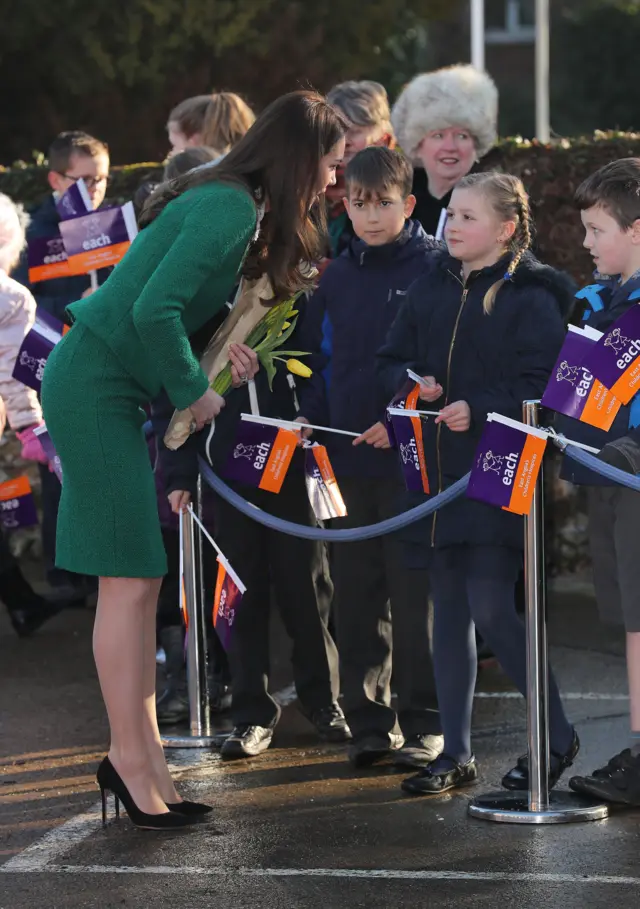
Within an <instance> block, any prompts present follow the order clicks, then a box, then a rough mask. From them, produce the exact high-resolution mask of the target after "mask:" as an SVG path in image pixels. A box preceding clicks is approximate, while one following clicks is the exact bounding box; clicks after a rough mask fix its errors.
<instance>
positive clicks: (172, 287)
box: [68, 182, 257, 410]
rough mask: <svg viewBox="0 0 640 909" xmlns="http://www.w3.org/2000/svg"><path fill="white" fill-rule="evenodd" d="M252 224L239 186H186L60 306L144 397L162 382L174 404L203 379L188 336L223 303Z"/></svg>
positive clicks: (201, 387)
mask: <svg viewBox="0 0 640 909" xmlns="http://www.w3.org/2000/svg"><path fill="white" fill-rule="evenodd" d="M256 226H257V209H256V205H255V203H254V201H253V199H252V198H251V196H250V195H249V194H248V193H247V192H244V191H243V190H242V189H240V188H238V187H235V186H230V185H228V184H224V183H217V182H213V183H207V184H204V185H201V186H198V187H194V188H193V189H190V190H188V191H187V192H185V193H183V194H182V195H180V196H178V197H177V198H176V199H174V200H173V201H172V202H170V203H169V204H168V205H167V206H166V208H164V209H163V211H162V212H161V214H160V215H159V216H158V217H157V218H156V219H155V221H153V222H152V223H151V224H150V225H149V226H148V227H146V228H144V230H142V231H141V232H140V233H139V234H138V236H137V237H136V239H135V240H134V241H133V243H132V245H131V248H130V249H129V250H128V252H127V254H126V255H125V257H124V259H123V260H122V261H121V262H120V263H119V264H118V265H117V267H116V268H115V269H114V270H113V272H112V274H111V275H110V276H109V278H108V280H107V281H106V282H105V283H104V284H103V285H102V286H101V287H100V288H99V289H98V290H97V291H96V292H95V293H94V294H92V295H91V296H89V297H86V298H85V299H83V300H79V301H78V302H77V303H72V304H71V306H69V307H68V312H69V313H70V314H71V318H72V320H73V321H74V322H80V323H82V324H83V325H85V326H86V327H87V328H89V329H90V330H91V332H92V333H94V334H95V335H97V336H98V337H99V338H101V339H102V340H103V341H104V343H105V344H107V346H108V347H109V348H110V349H111V350H112V351H113V352H114V353H115V354H116V356H117V357H118V359H119V360H120V362H121V363H122V366H123V370H124V371H125V372H126V373H128V374H129V375H131V377H132V379H133V380H134V381H135V382H136V383H137V384H138V385H140V386H142V388H143V389H144V390H145V392H146V393H147V394H148V396H149V400H152V399H153V398H155V397H157V395H158V394H159V393H160V391H161V389H162V388H164V389H165V390H166V392H167V394H168V396H169V398H170V400H171V403H172V404H173V405H174V407H176V408H178V409H179V410H182V409H184V408H186V407H188V406H189V405H190V404H193V402H194V401H196V400H197V399H198V398H200V397H201V396H202V395H203V394H204V393H205V391H206V390H207V387H208V385H209V382H208V379H207V377H206V375H205V374H204V372H203V371H202V369H201V368H200V365H199V363H198V361H197V360H196V358H195V357H194V355H193V353H192V350H191V346H190V344H189V335H191V334H192V333H193V332H194V331H197V329H198V328H200V327H201V326H202V325H204V324H205V322H207V320H208V319H210V318H211V317H212V316H213V315H215V313H216V312H217V311H218V310H219V309H221V308H222V307H223V306H224V305H225V303H226V302H227V300H228V298H229V294H230V292H231V290H232V288H233V285H234V283H235V281H236V278H237V275H238V271H239V269H240V266H241V264H242V261H243V259H244V256H245V252H246V250H247V247H248V245H249V243H250V241H251V239H252V237H253V236H254V234H255V231H256Z"/></svg>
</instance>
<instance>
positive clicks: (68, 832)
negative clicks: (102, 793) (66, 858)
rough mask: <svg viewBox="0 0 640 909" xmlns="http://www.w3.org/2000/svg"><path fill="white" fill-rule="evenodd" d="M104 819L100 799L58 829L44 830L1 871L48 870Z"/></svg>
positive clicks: (89, 834)
mask: <svg viewBox="0 0 640 909" xmlns="http://www.w3.org/2000/svg"><path fill="white" fill-rule="evenodd" d="M101 821H102V806H101V803H100V802H97V804H95V805H94V806H93V807H92V808H90V809H89V810H88V811H84V812H83V813H82V814H77V815H76V816H75V817H72V818H70V819H69V820H68V821H65V822H64V824H60V826H59V827H56V828H55V830H50V831H49V833H45V835H44V836H43V837H42V839H39V840H38V841H37V842H35V843H33V844H32V845H31V846H28V847H27V848H26V849H25V850H24V851H23V852H20V853H19V854H18V855H15V856H14V857H13V858H11V859H9V861H8V862H5V864H4V865H0V871H31V872H33V871H48V870H50V869H49V867H48V866H49V864H50V863H51V862H53V860H54V859H56V858H58V857H59V856H61V855H63V854H64V853H65V852H69V850H70V849H73V847H74V846H77V845H79V844H80V843H81V842H82V841H83V840H86V839H87V838H88V837H89V836H91V834H92V833H95V831H96V830H98V829H99V825H100V823H101Z"/></svg>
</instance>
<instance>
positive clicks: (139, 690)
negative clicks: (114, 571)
mask: <svg viewBox="0 0 640 909" xmlns="http://www.w3.org/2000/svg"><path fill="white" fill-rule="evenodd" d="M159 584H160V582H159V581H158V580H156V579H148V578H100V590H99V595H98V607H97V611H96V620H95V625H94V629H93V653H94V656H95V661H96V667H97V669H98V678H99V679H100V688H101V689H102V696H103V698H104V702H105V706H106V708H107V714H108V716H109V726H110V729H111V747H110V749H109V758H110V760H111V762H112V764H113V766H114V767H115V769H116V770H117V771H118V773H119V774H120V776H121V777H122V779H123V781H124V783H125V785H126V786H127V788H128V790H129V793H130V794H131V797H132V798H133V800H134V802H135V803H136V805H137V806H138V808H140V810H141V811H145V812H147V813H148V814H162V813H163V812H166V811H167V807H166V805H165V803H164V800H163V799H162V796H161V794H160V792H159V790H158V787H157V785H156V782H155V776H154V774H152V773H151V762H150V759H149V753H148V748H147V742H146V737H145V721H144V713H145V711H144V698H145V693H144V653H145V615H146V610H147V609H148V603H149V600H150V599H152V598H153V596H154V591H155V595H156V596H157V590H158V589H159Z"/></svg>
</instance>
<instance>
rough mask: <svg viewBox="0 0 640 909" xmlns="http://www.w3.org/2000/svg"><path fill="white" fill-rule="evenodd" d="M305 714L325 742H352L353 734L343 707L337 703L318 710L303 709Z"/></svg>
mask: <svg viewBox="0 0 640 909" xmlns="http://www.w3.org/2000/svg"><path fill="white" fill-rule="evenodd" d="M302 713H303V715H304V716H306V718H307V719H308V720H309V722H310V723H311V724H312V725H313V726H315V727H316V732H317V733H318V735H319V736H320V738H321V739H322V741H323V742H350V741H351V739H352V738H353V736H352V735H351V730H350V729H349V726H348V724H347V720H346V718H345V715H344V713H343V712H342V708H341V707H340V706H339V705H338V704H336V703H335V702H334V703H333V704H329V706H328V707H320V708H319V709H318V710H308V711H307V710H303V711H302Z"/></svg>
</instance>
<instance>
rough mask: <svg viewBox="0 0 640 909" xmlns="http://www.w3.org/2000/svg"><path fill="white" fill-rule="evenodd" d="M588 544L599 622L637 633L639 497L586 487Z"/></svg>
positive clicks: (617, 490) (639, 622)
mask: <svg viewBox="0 0 640 909" xmlns="http://www.w3.org/2000/svg"><path fill="white" fill-rule="evenodd" d="M588 496H589V542H590V546H591V558H592V561H593V582H594V586H595V589H596V597H597V600H598V611H599V613H600V617H601V619H602V621H603V622H608V623H614V624H624V627H625V629H626V630H627V631H630V632H634V631H635V632H638V631H640V493H638V492H634V490H632V489H626V488H625V487H621V486H590V487H589V489H588Z"/></svg>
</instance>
